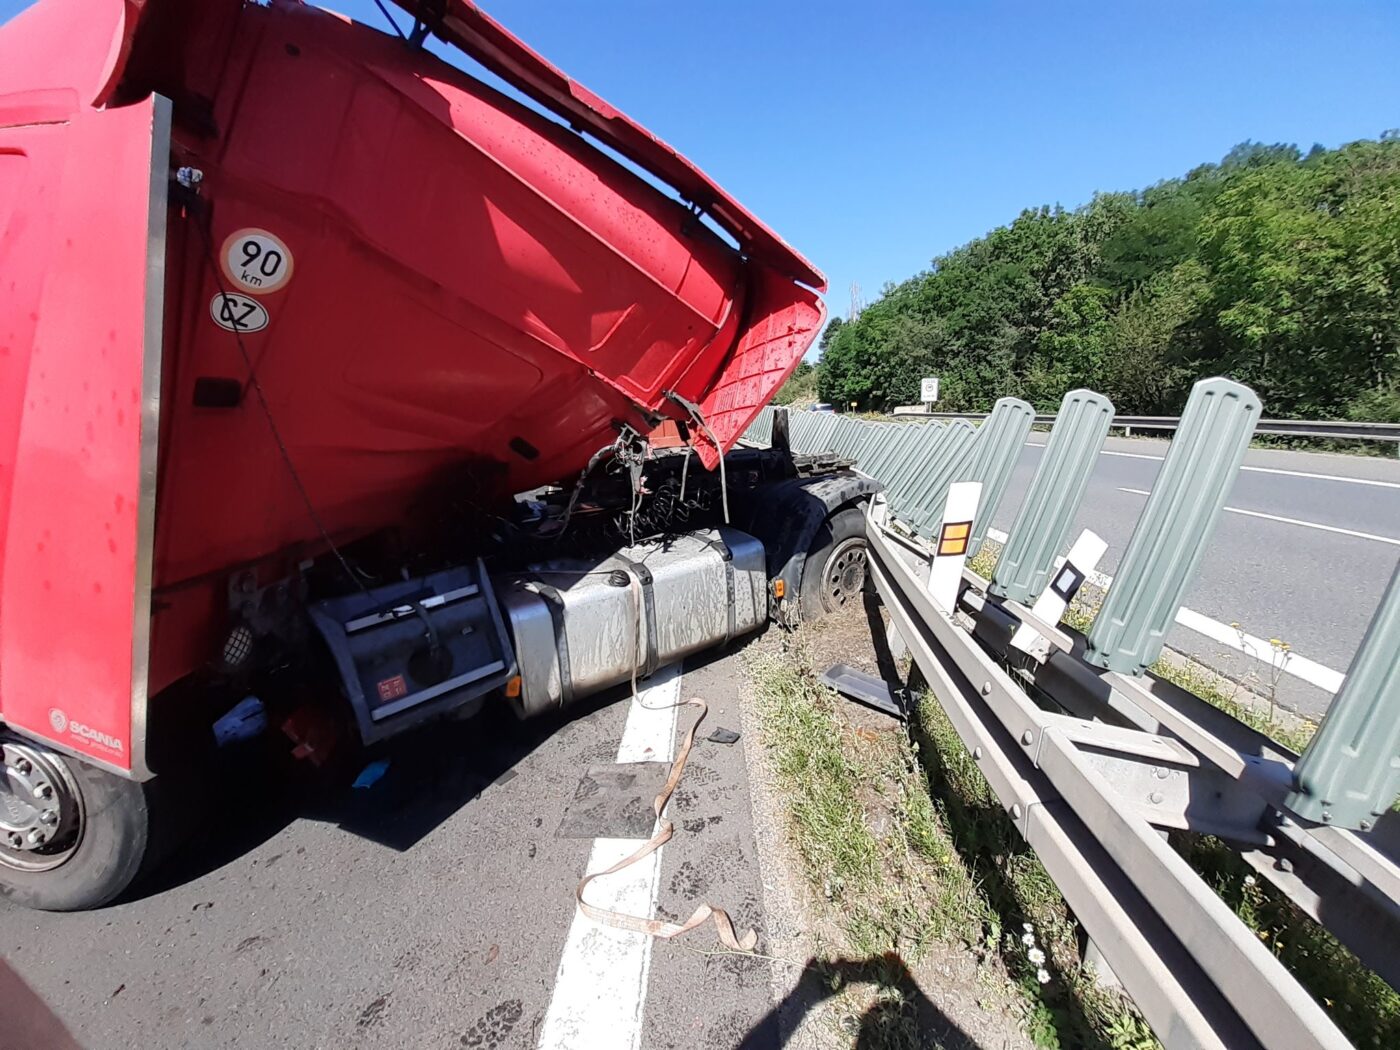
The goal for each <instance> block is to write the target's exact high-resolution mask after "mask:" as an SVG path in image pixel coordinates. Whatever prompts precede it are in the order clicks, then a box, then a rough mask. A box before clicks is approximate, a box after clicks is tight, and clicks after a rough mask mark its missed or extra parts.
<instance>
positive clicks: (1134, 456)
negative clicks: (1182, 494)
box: [1026, 441, 1164, 462]
mask: <svg viewBox="0 0 1400 1050" xmlns="http://www.w3.org/2000/svg"><path fill="white" fill-rule="evenodd" d="M1026 444H1027V445H1030V446H1031V447H1032V448H1044V447H1045V446H1044V445H1043V444H1041V443H1040V442H1039V441H1027V442H1026ZM1099 455H1100V456H1122V457H1123V458H1124V459H1155V460H1157V461H1159V462H1160V461H1161V460H1162V459H1163V458H1164V457H1162V456H1145V455H1143V454H1142V453H1141V452H1110V451H1109V450H1108V449H1106V448H1101V449H1099Z"/></svg>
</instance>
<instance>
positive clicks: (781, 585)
mask: <svg viewBox="0 0 1400 1050" xmlns="http://www.w3.org/2000/svg"><path fill="white" fill-rule="evenodd" d="M786 593H787V581H785V580H774V581H773V597H774V598H781V597H782V596H783V595H784V594H786Z"/></svg>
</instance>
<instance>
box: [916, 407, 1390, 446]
mask: <svg viewBox="0 0 1400 1050" xmlns="http://www.w3.org/2000/svg"><path fill="white" fill-rule="evenodd" d="M908 407H909V408H910V409H911V411H908V412H898V411H896V413H895V415H896V417H897V418H899V419H986V418H987V416H988V415H990V414H991V413H988V412H917V411H912V409H913V408H914V406H912V405H911V406H908ZM1035 421H1036V423H1038V424H1042V425H1045V424H1050V423H1054V422H1055V417H1054V416H1047V415H1038V416H1036V417H1035ZM1180 425H1181V417H1180V416H1114V417H1113V423H1112V424H1111V426H1113V427H1115V428H1119V429H1125V430H1129V431H1132V430H1176V429H1177V428H1178V427H1179V426H1180ZM1254 432H1255V433H1256V434H1271V435H1282V436H1288V435H1292V436H1294V437H1310V438H1352V439H1355V440H1358V441H1400V423H1352V422H1347V421H1341V420H1334V421H1329V420H1321V419H1261V420H1259V422H1258V423H1256V424H1255V426H1254Z"/></svg>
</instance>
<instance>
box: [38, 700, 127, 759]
mask: <svg viewBox="0 0 1400 1050" xmlns="http://www.w3.org/2000/svg"><path fill="white" fill-rule="evenodd" d="M49 725H51V726H53V729H54V732H55V733H68V734H70V735H71V736H76V737H81V738H82V739H83V740H91V741H92V742H93V743H95V744H101V745H102V746H103V747H105V748H107V749H108V750H111V751H124V750H125V747H124V746H123V745H122V742H121V741H120V740H118V739H117V738H116V737H114V736H112V734H110V733H104V732H102V730H100V729H94V728H92V726H89V725H84V724H83V723H82V722H73V721H69V719H68V716H67V715H65V714H64V713H63V712H62V711H60V710H59V709H58V708H56V707H51V708H49Z"/></svg>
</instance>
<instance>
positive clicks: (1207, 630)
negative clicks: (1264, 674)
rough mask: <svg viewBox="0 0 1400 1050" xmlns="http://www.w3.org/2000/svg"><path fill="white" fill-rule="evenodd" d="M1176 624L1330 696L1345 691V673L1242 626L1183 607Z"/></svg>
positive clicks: (1177, 615) (1177, 616)
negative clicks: (1244, 629) (1243, 629)
mask: <svg viewBox="0 0 1400 1050" xmlns="http://www.w3.org/2000/svg"><path fill="white" fill-rule="evenodd" d="M1176 622H1177V623H1179V624H1181V626H1183V627H1185V628H1187V629H1188V630H1192V631H1195V632H1196V633H1197V634H1203V635H1205V636H1206V637H1207V638H1211V639H1214V640H1215V641H1217V642H1223V643H1224V644H1225V645H1228V646H1231V647H1232V648H1235V649H1238V650H1239V651H1240V652H1242V653H1244V654H1245V655H1246V656H1252V657H1254V659H1256V660H1258V661H1259V662H1260V663H1266V664H1268V665H1269V666H1270V667H1271V668H1273V669H1275V670H1279V671H1287V672H1288V673H1289V674H1291V675H1293V676H1294V677H1295V678H1301V679H1302V680H1303V681H1305V682H1310V683H1311V684H1313V685H1315V686H1317V687H1318V688H1319V689H1326V690H1327V691H1328V692H1329V693H1335V692H1337V690H1339V689H1341V687H1342V681H1343V680H1344V679H1345V678H1346V675H1344V674H1342V672H1341V671H1334V670H1332V668H1330V667H1326V666H1324V665H1322V664H1320V663H1317V662H1316V661H1313V660H1309V659H1308V658H1307V657H1306V656H1299V655H1298V654H1297V653H1295V652H1294V651H1293V650H1292V649H1282V648H1280V647H1279V646H1276V645H1274V644H1273V643H1271V642H1267V641H1265V640H1264V639H1263V638H1256V637H1255V636H1254V635H1252V634H1246V633H1245V632H1244V631H1242V630H1240V629H1239V628H1238V627H1231V626H1230V625H1229V624H1223V623H1220V622H1219V621H1217V620H1212V619H1211V618H1210V617H1209V616H1202V615H1201V614H1200V613H1198V612H1195V611H1193V610H1191V609H1185V608H1183V609H1182V610H1181V611H1180V612H1178V613H1177V614H1176Z"/></svg>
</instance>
